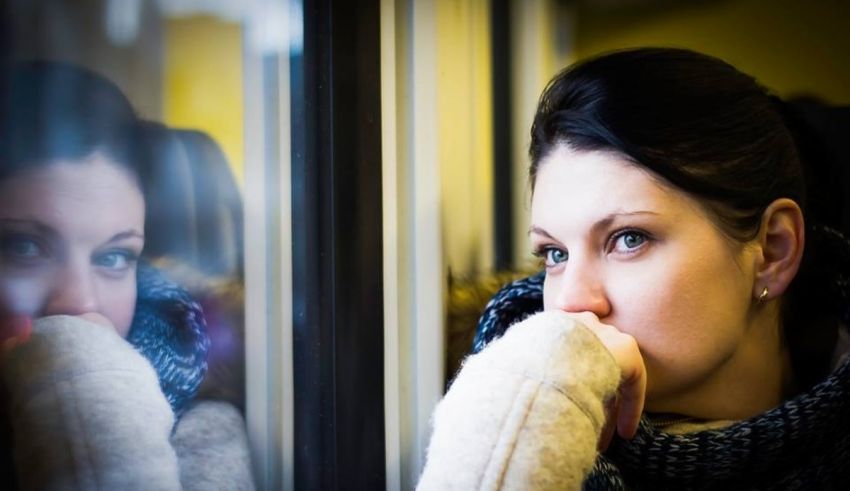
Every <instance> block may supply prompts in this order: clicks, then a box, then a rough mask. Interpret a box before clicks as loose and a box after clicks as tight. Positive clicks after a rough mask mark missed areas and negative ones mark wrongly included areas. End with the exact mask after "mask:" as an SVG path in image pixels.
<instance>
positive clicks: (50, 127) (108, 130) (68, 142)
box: [0, 61, 142, 180]
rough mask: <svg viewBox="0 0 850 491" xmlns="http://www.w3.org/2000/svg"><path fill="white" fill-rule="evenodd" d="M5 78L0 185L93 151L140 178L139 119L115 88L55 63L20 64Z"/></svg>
mask: <svg viewBox="0 0 850 491" xmlns="http://www.w3.org/2000/svg"><path fill="white" fill-rule="evenodd" d="M3 75H4V76H5V80H4V83H3V85H2V87H3V90H2V95H0V110H2V113H0V114H1V115H2V117H0V180H2V179H6V178H8V177H10V176H12V175H15V174H17V173H19V172H22V171H25V170H27V169H30V168H35V167H39V166H44V165H50V164H52V163H55V162H59V161H63V162H73V161H81V160H83V159H86V158H88V157H90V156H91V155H92V154H94V153H95V152H101V153H102V154H103V155H105V156H106V157H108V158H109V159H110V160H111V161H112V162H114V163H115V164H116V165H118V166H120V167H122V168H125V169H126V170H128V171H129V173H130V174H131V175H132V176H133V178H134V179H138V178H139V167H138V165H137V163H136V159H137V156H138V154H139V150H140V147H141V146H142V145H141V142H140V141H139V139H138V125H139V124H140V120H139V119H138V117H137V116H136V114H135V112H134V110H133V108H132V106H131V104H130V102H129V100H127V98H126V96H125V95H124V94H123V93H122V92H121V90H120V89H119V88H118V87H117V86H116V85H115V84H113V83H112V82H110V81H109V80H107V79H106V78H105V77H103V76H101V75H98V74H97V73H95V72H93V71H91V70H88V69H86V68H83V67H79V66H76V65H72V64H69V63H63V62H57V61H22V62H16V63H13V64H11V65H10V66H9V70H8V71H6V72H5V73H4V74H3Z"/></svg>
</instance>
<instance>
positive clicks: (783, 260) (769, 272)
mask: <svg viewBox="0 0 850 491" xmlns="http://www.w3.org/2000/svg"><path fill="white" fill-rule="evenodd" d="M805 228H806V227H805V223H804V221H803V212H802V210H800V206H799V205H798V204H797V203H795V202H794V201H792V200H790V199H788V198H780V199H777V200H776V201H774V202H773V203H771V204H770V206H768V207H767V209H765V210H764V213H763V214H762V217H761V228H760V229H759V234H758V241H759V245H760V246H761V250H762V258H761V259H762V260H761V261H759V263H757V267H756V272H755V273H756V281H755V283H754V285H753V296H754V297H755V298H756V299H758V300H759V301H761V302H763V301H765V300H768V299H772V298H776V297H777V296H779V295H781V294H782V293H784V292H785V290H786V289H787V288H788V285H789V284H790V283H791V280H793V279H794V276H796V275H797V270H798V269H800V262H801V260H802V259H803V247H804V244H805V240H806V237H805ZM765 292H766V293H765Z"/></svg>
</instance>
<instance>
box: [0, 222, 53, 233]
mask: <svg viewBox="0 0 850 491" xmlns="http://www.w3.org/2000/svg"><path fill="white" fill-rule="evenodd" d="M0 226H5V227H12V228H26V229H30V230H32V231H34V232H35V233H37V234H39V235H44V236H46V237H56V236H58V235H59V233H58V232H56V230H54V229H53V227H51V226H49V225H47V224H46V223H43V222H40V221H38V220H29V219H20V218H0Z"/></svg>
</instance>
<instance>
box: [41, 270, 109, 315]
mask: <svg viewBox="0 0 850 491" xmlns="http://www.w3.org/2000/svg"><path fill="white" fill-rule="evenodd" d="M97 308H98V305H97V294H96V291H95V286H94V281H93V278H92V277H91V274H90V272H89V271H88V268H86V267H85V266H82V265H74V264H69V265H65V266H63V267H61V268H59V269H58V270H57V272H56V275H55V277H54V278H53V282H52V285H51V288H50V293H49V294H48V298H47V302H46V305H45V308H44V315H81V314H86V313H90V312H96V311H97Z"/></svg>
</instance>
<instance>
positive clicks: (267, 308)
mask: <svg viewBox="0 0 850 491" xmlns="http://www.w3.org/2000/svg"><path fill="white" fill-rule="evenodd" d="M379 20H380V18H379V3H378V1H377V0H375V1H371V2H360V3H358V4H357V5H356V6H355V4H354V3H353V2H309V1H306V2H302V1H300V0H291V1H286V0H282V1H271V0H269V1H259V2H247V3H243V2H235V1H234V2H228V1H204V0H199V1H185V2H157V1H153V0H135V1H130V2H126V1H117V0H87V1H84V2H77V1H71V0H42V1H36V2H28V1H26V2H25V1H19V0H9V1H6V2H4V3H2V35H0V50H2V77H0V91H1V92H2V97H0V103H1V104H2V121H0V132H2V135H0V152H2V154H0V334H2V341H3V343H2V344H3V349H2V351H0V367H2V369H0V370H1V371H0V375H2V378H3V380H4V390H3V391H2V397H3V399H2V401H0V402H2V404H0V420H2V426H0V430H2V431H0V437H2V438H3V445H2V448H3V452H2V455H1V457H2V462H0V465H2V466H3V471H4V472H2V473H0V475H2V476H4V477H3V479H8V481H4V482H3V483H2V485H0V487H3V488H4V489H13V488H14V486H15V484H17V485H19V486H21V487H36V488H38V487H44V486H55V485H58V486H60V487H62V486H66V487H74V488H86V487H89V486H91V485H93V484H92V483H95V482H96V483H97V484H98V486H101V487H102V486H106V487H116V488H120V487H123V486H124V485H125V484H127V483H130V482H142V481H141V480H145V481H144V482H146V485H149V486H150V487H154V488H163V489H166V488H177V487H179V486H180V484H181V482H182V484H183V485H184V486H187V482H190V481H191V483H192V485H191V486H187V488H192V487H199V488H204V487H205V486H206V488H208V489H209V488H227V489H250V488H251V487H252V486H254V487H256V488H258V489H301V488H308V489H324V488H336V487H339V486H342V485H343V483H344V485H345V486H346V487H347V486H349V485H350V486H353V487H357V488H364V489H377V488H381V487H384V486H385V457H384V448H385V438H384V436H385V432H384V410H383V407H384V399H383V370H384V365H383V336H384V327H383V308H382V305H383V300H382V299H383V296H382V293H381V292H382V285H383V276H382V271H383V266H382V264H383V263H382V216H381V199H382V195H381V126H380V124H381V117H380V94H381V93H380V68H379V67H380V64H379V59H380V44H379V27H380V26H379ZM22 435H26V438H24V437H22ZM48 441H49V442H50V444H48V443H47V442H48ZM225 458H226V460H216V459H225Z"/></svg>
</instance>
